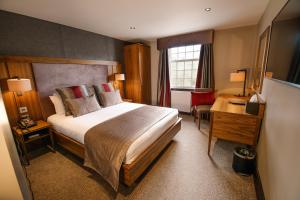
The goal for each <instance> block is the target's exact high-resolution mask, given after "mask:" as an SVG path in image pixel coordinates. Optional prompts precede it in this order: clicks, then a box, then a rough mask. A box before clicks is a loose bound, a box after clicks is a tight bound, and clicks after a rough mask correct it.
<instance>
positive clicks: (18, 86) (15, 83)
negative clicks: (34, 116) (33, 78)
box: [7, 77, 32, 113]
mask: <svg viewBox="0 0 300 200" xmlns="http://www.w3.org/2000/svg"><path fill="white" fill-rule="evenodd" d="M7 86H8V90H9V91H10V92H13V93H14V99H15V103H16V106H17V108H18V109H21V108H20V103H19V101H18V100H17V97H20V96H22V95H23V93H24V92H26V91H30V90H32V88H31V82H30V79H24V78H18V77H17V78H12V79H8V80H7ZM16 96H17V97H16ZM19 112H21V110H19ZM23 112H24V111H23ZM23 112H22V113H23ZM25 112H27V108H26V111H25Z"/></svg>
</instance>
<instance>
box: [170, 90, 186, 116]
mask: <svg viewBox="0 0 300 200" xmlns="http://www.w3.org/2000/svg"><path fill="white" fill-rule="evenodd" d="M171 106H172V108H177V109H178V110H179V111H181V112H187V113H190V112H191V92H190V91H174V90H172V91H171Z"/></svg>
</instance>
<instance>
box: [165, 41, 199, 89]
mask: <svg viewBox="0 0 300 200" xmlns="http://www.w3.org/2000/svg"><path fill="white" fill-rule="evenodd" d="M201 46H202V45H201V44H191V45H185V46H178V47H172V48H169V49H168V54H169V55H168V59H169V75H170V88H171V90H181V91H183V90H188V91H192V90H195V89H196V80H197V72H198V65H199V56H200V51H201ZM182 47H184V51H182V50H183V49H181V50H180V48H182ZM191 47H192V50H191V49H190V48H191ZM188 48H189V49H188ZM172 51H173V52H172ZM187 53H189V54H190V55H189V57H188V58H187ZM179 54H184V58H183V57H182V58H180V57H179V56H180V55H179ZM174 55H176V56H174ZM191 55H192V58H191ZM181 56H182V55H181ZM175 57H176V58H175ZM174 63H175V66H174ZM180 63H182V64H180ZM186 63H189V68H188V69H186ZM178 64H180V65H183V66H180V68H181V67H183V69H182V70H181V69H178ZM172 65H173V66H172ZM174 67H175V69H174ZM186 71H190V72H188V73H190V74H188V76H190V78H188V77H187V76H186V73H187V72H186ZM174 72H176V74H175V76H174V74H173V73H174ZM178 72H180V75H178ZM179 76H181V77H182V78H180V77H179ZM180 79H182V82H181V84H178V82H176V83H175V84H174V82H173V81H174V80H175V81H177V80H180ZM186 81H187V82H188V81H190V83H191V84H190V85H188V84H186V83H187V82H186Z"/></svg>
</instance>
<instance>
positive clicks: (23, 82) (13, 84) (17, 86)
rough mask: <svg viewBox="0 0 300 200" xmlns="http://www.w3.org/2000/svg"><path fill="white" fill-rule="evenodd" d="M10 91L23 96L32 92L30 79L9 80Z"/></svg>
mask: <svg viewBox="0 0 300 200" xmlns="http://www.w3.org/2000/svg"><path fill="white" fill-rule="evenodd" d="M7 85H8V90H9V91H10V92H15V93H16V94H17V95H18V96H22V95H23V92H26V91H30V90H32V88H31V83H30V79H24V78H13V79H8V80H7Z"/></svg>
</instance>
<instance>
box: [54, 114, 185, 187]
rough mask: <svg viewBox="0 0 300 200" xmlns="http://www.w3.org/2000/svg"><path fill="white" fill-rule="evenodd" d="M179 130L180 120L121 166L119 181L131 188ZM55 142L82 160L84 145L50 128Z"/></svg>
mask: <svg viewBox="0 0 300 200" xmlns="http://www.w3.org/2000/svg"><path fill="white" fill-rule="evenodd" d="M180 129H181V118H178V120H177V121H176V123H174V124H173V125H172V126H171V127H169V128H168V129H167V130H166V131H165V132H164V133H163V134H162V135H161V136H160V137H159V138H158V139H157V140H156V141H155V142H154V143H152V144H151V145H150V146H149V147H148V148H147V149H146V150H145V151H144V152H143V153H141V154H140V155H139V156H138V157H137V158H136V159H135V160H134V161H133V162H132V163H130V164H122V168H121V171H120V180H121V181H122V182H123V183H124V184H125V185H127V186H131V185H132V184H133V183H134V182H135V180H136V179H137V178H138V177H140V176H141V175H142V173H143V172H144V171H145V170H146V169H147V168H148V166H149V165H150V164H151V163H152V162H153V161H154V159H155V158H156V157H157V156H158V155H159V154H160V153H161V152H162V151H163V150H164V148H165V147H166V146H167V145H168V144H169V143H170V142H171V141H172V139H173V137H174V136H175V135H176V134H177V132H178V131H179V130H180ZM51 131H52V132H53V135H54V138H55V142H56V143H57V144H58V145H60V146H62V147H63V148H65V149H67V150H68V151H70V152H72V153H73V154H75V155H77V156H78V157H80V158H82V159H84V145H83V144H81V143H79V142H77V141H75V140H74V139H72V138H70V137H68V136H66V135H64V134H62V133H59V132H57V131H55V130H54V129H52V128H51Z"/></svg>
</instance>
